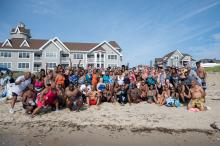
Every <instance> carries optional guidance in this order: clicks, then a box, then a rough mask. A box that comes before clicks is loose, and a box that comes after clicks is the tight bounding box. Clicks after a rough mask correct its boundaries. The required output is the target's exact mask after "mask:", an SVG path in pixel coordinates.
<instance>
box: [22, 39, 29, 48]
mask: <svg viewBox="0 0 220 146" xmlns="http://www.w3.org/2000/svg"><path fill="white" fill-rule="evenodd" d="M20 47H21V48H22V47H30V45H29V44H28V42H27V40H24V41H23V42H22V43H21V45H20Z"/></svg>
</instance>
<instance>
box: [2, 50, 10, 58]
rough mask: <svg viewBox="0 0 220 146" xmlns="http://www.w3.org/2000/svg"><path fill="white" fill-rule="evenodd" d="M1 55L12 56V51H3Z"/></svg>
mask: <svg viewBox="0 0 220 146" xmlns="http://www.w3.org/2000/svg"><path fill="white" fill-rule="evenodd" d="M0 57H11V52H5V51H1V52H0Z"/></svg>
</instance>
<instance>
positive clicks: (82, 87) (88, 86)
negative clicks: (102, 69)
mask: <svg viewBox="0 0 220 146" xmlns="http://www.w3.org/2000/svg"><path fill="white" fill-rule="evenodd" d="M86 88H87V90H88V92H91V91H92V87H91V85H87V86H86V85H85V84H82V85H81V86H80V91H81V92H82V93H83V94H86V92H85V89H86Z"/></svg>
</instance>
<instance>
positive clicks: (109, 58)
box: [108, 54, 118, 60]
mask: <svg viewBox="0 0 220 146" xmlns="http://www.w3.org/2000/svg"><path fill="white" fill-rule="evenodd" d="M112 55H114V56H116V58H115V59H112V58H111V57H109V56H112ZM108 60H118V55H116V54H108Z"/></svg>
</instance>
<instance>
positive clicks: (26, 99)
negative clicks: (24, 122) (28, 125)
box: [22, 84, 36, 114]
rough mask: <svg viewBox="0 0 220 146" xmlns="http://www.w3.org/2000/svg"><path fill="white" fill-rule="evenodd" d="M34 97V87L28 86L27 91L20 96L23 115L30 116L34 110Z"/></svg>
mask: <svg viewBox="0 0 220 146" xmlns="http://www.w3.org/2000/svg"><path fill="white" fill-rule="evenodd" d="M35 95H36V93H35V91H34V85H33V84H30V85H28V90H27V91H25V92H24V94H23V95H22V105H23V108H24V109H25V113H27V114H31V113H32V112H33V110H34V109H35V108H36V103H35Z"/></svg>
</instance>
